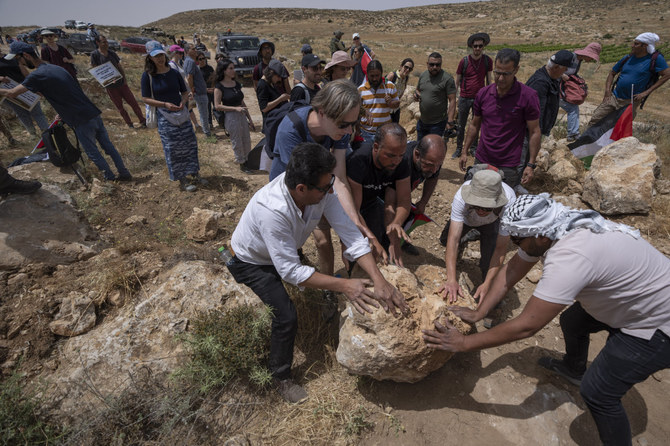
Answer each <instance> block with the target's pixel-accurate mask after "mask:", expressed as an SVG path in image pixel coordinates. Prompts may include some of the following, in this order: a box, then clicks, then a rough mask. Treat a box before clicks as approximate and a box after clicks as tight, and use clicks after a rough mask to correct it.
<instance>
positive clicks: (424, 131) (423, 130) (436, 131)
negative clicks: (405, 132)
mask: <svg viewBox="0 0 670 446" xmlns="http://www.w3.org/2000/svg"><path fill="white" fill-rule="evenodd" d="M446 128H447V120H446V119H445V120H444V121H440V122H438V123H435V124H424V123H423V122H421V120H420V119H419V120H418V121H416V140H417V141H421V138H423V137H424V136H426V135H440V136H444V129H446Z"/></svg>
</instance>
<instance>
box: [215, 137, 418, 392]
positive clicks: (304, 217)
mask: <svg viewBox="0 0 670 446" xmlns="http://www.w3.org/2000/svg"><path fill="white" fill-rule="evenodd" d="M334 168H335V157H334V156H333V155H332V154H331V153H330V152H329V151H328V150H326V149H324V148H323V147H322V146H321V145H319V144H315V143H302V144H299V145H298V146H297V147H296V148H295V149H294V150H293V153H292V154H291V158H290V160H289V163H288V166H287V168H286V171H285V172H284V173H282V174H281V175H279V176H278V177H277V178H275V179H274V180H273V181H271V182H270V183H269V184H267V185H266V186H264V187H263V188H262V189H261V190H259V191H258V192H256V194H255V195H254V196H253V197H252V198H251V200H250V201H249V204H248V205H247V207H246V209H245V210H244V213H243V214H242V217H241V218H240V222H239V223H238V225H237V227H236V228H235V231H234V232H233V236H232V239H231V242H230V243H231V247H232V252H233V253H234V256H233V258H232V259H231V260H230V261H229V262H228V264H227V266H228V269H229V270H230V272H231V274H232V275H233V277H234V278H235V280H236V281H237V282H238V283H243V284H245V285H247V286H249V287H250V288H251V289H252V290H253V291H254V293H256V294H257V295H258V297H260V298H261V300H262V301H263V302H264V303H265V304H266V305H268V306H270V307H272V310H273V317H272V334H271V336H270V358H269V366H270V371H271V372H272V376H273V377H274V379H275V384H276V385H277V388H278V391H279V393H280V394H281V395H282V397H284V398H285V399H286V400H287V401H289V402H292V403H297V402H301V401H303V400H305V399H306V398H307V392H306V391H305V390H304V389H303V388H302V387H300V386H299V385H297V384H295V383H294V382H293V381H292V380H291V363H292V362H293V342H294V340H295V335H296V331H297V327H298V321H297V313H296V309H295V306H294V305H293V302H291V299H290V298H289V295H288V294H287V292H286V289H285V288H284V286H283V285H282V280H284V281H286V282H288V283H291V284H293V285H297V286H299V287H310V288H318V289H326V290H331V291H335V292H339V293H343V294H344V295H345V296H346V297H347V298H348V299H349V300H350V301H351V303H352V304H353V306H354V307H355V308H356V309H357V310H358V311H359V312H360V313H361V314H364V312H366V311H367V312H372V310H371V309H370V306H372V307H375V308H378V307H379V305H378V303H377V302H379V304H381V306H382V307H383V308H384V310H385V311H387V312H392V313H393V314H397V313H396V309H399V310H400V311H401V312H403V313H406V312H407V311H408V310H409V309H408V307H407V304H406V303H405V299H404V297H403V295H402V294H401V293H400V292H399V291H398V290H397V289H395V288H394V287H393V286H392V285H391V284H390V283H388V282H387V281H386V280H385V279H384V277H383V276H382V274H381V272H380V271H379V269H378V268H377V265H376V263H375V259H374V257H373V255H372V253H371V252H370V246H369V243H368V240H367V239H365V238H364V237H363V236H362V235H361V233H360V231H359V230H358V228H357V227H356V226H355V225H354V223H353V222H352V221H351V220H350V219H349V217H347V215H346V214H345V213H344V211H343V210H342V206H341V205H340V202H339V200H338V199H337V196H336V195H334V194H333V193H332V192H333V183H334V180H335V176H334V175H333V169H334ZM321 216H325V217H326V220H328V223H330V225H331V227H332V228H333V229H334V230H335V232H337V235H338V236H339V237H340V239H341V240H342V241H343V242H344V244H345V245H346V246H348V249H347V250H346V251H345V252H344V256H345V257H346V258H347V259H348V260H349V261H354V260H356V261H357V262H358V265H360V267H361V268H363V270H364V271H365V272H366V273H367V274H368V275H369V276H370V278H371V279H372V283H370V281H369V280H365V279H342V278H337V277H333V276H329V275H325V274H322V273H319V272H317V271H316V270H315V269H314V268H313V267H311V266H306V265H302V264H301V263H300V257H299V256H298V248H300V247H301V246H302V245H303V244H304V243H305V241H306V240H307V238H308V237H309V235H310V234H311V233H312V231H313V230H314V228H315V227H316V225H317V224H318V223H319V220H320V219H321ZM372 284H374V292H372V291H371V290H370V289H368V288H366V286H369V285H372Z"/></svg>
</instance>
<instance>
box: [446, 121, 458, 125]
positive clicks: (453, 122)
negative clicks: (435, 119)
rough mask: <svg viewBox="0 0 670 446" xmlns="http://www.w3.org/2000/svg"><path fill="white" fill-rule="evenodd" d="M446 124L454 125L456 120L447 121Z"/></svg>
mask: <svg viewBox="0 0 670 446" xmlns="http://www.w3.org/2000/svg"><path fill="white" fill-rule="evenodd" d="M447 124H448V125H456V121H449V122H447Z"/></svg>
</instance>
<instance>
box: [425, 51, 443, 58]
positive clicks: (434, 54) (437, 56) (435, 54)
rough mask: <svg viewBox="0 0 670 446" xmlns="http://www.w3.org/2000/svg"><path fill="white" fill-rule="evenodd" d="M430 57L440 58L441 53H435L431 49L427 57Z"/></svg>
mask: <svg viewBox="0 0 670 446" xmlns="http://www.w3.org/2000/svg"><path fill="white" fill-rule="evenodd" d="M431 58H433V59H442V55H441V54H440V53H437V52H435V51H433V52H432V53H430V55H429V56H428V59H431Z"/></svg>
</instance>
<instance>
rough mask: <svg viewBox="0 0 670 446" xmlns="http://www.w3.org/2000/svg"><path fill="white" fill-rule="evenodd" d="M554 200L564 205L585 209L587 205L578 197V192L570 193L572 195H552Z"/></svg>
mask: <svg viewBox="0 0 670 446" xmlns="http://www.w3.org/2000/svg"><path fill="white" fill-rule="evenodd" d="M551 198H553V199H554V200H556V201H558V202H559V203H561V204H564V205H566V206H569V207H571V208H573V209H587V208H588V206H586V205H585V204H584V202H583V201H582V200H581V198H579V194H572V195H568V196H566V195H552V197H551Z"/></svg>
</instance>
